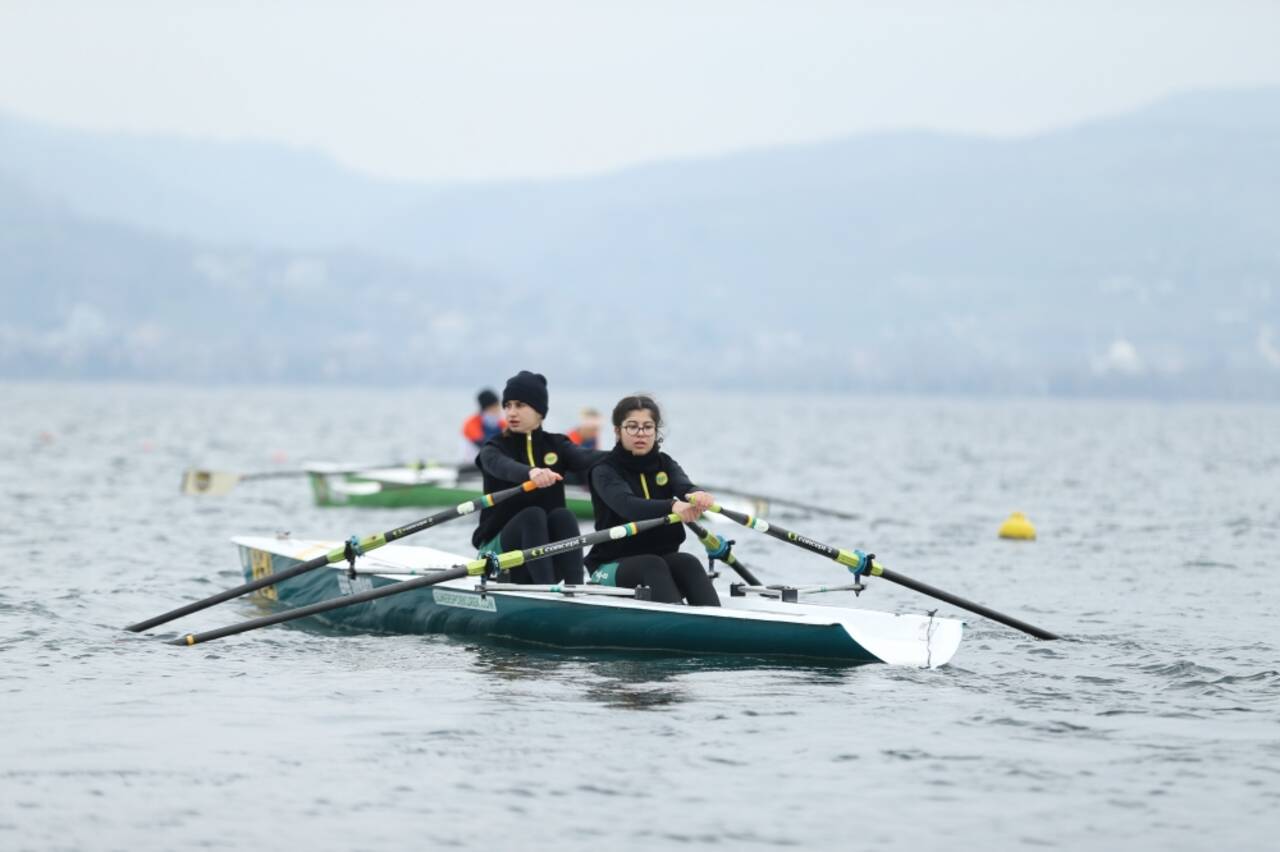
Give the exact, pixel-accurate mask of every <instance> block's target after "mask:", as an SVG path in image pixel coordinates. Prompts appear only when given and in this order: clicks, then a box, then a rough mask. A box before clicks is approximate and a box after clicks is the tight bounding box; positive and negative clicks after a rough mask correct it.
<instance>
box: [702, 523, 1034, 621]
mask: <svg viewBox="0 0 1280 852" xmlns="http://www.w3.org/2000/svg"><path fill="white" fill-rule="evenodd" d="M710 511H712V512H717V513H719V514H721V515H724V516H725V517H726V518H729V519H730V520H732V521H736V522H738V523H739V524H742V525H743V526H744V527H749V528H750V529H753V530H756V531H757V532H762V533H764V534H766V535H769V536H772V537H774V538H776V539H778V540H780V541H785V542H787V543H788V544H793V545H795V546H796V547H800V548H803V549H805V550H808V551H810V552H812V553H817V554H820V555H822V556H825V557H827V558H828V559H834V560H835V561H836V562H839V563H840V564H841V565H844V566H845V567H847V568H848V569H849V570H850V571H852V572H853V573H854V575H855V576H859V575H870V576H872V577H883V578H884V579H886V580H889V581H890V582H894V583H897V584H898V585H900V586H906V587H907V588H908V589H914V590H915V591H917V592H920V593H921V594H925V595H928V596H929V597H932V598H937V599H938V600H940V601H946V602H947V603H949V604H951V605H952V606H957V607H960V608H961V609H967V610H969V611H970V612H973V613H977V614H978V615H981V616H984V617H985V618H989V619H991V620H992V621H997V622H999V623H1001V624H1004V625H1007V626H1008V627H1012V628H1014V629H1015V630H1021V631H1022V632H1023V633H1027V634H1029V635H1031V636H1034V637H1036V638H1037V639H1057V638H1058V636H1057V635H1056V634H1054V633H1050V632H1049V631H1048V630H1044V629H1042V628H1039V627H1036V626H1035V625H1032V624H1028V623H1027V622H1025V621H1022V620H1020V619H1017V618H1014V617H1013V616H1010V615H1005V614H1004V613H1001V612H997V611H995V610H994V609H991V608H989V607H986V606H983V605H982V604H980V603H974V602H973V601H970V600H966V599H964V598H962V597H960V596H959V595H953V594H951V593H950V592H946V591H943V590H942V589H939V588H936V587H934V586H930V585H928V584H927V583H922V582H920V581H919V580H913V579H911V578H910V577H907V576H905V575H902V574H899V573H897V572H895V571H890V570H889V569H888V568H885V567H884V566H882V565H880V564H879V563H878V562H876V561H875V557H873V556H868V555H867V554H865V553H863V552H862V551H860V550H841V549H839V548H836V547H832V546H831V545H829V544H823V543H822V542H820V541H815V540H814V539H811V538H807V537H805V536H802V535H798V534H796V533H793V532H791V531H790V530H785V529H783V528H782V527H780V526H776V525H775V524H771V523H769V522H768V521H766V520H763V519H762V518H756V517H753V516H751V515H744V514H742V513H741V512H734V511H732V510H730V509H723V508H721V507H720V506H712V507H711V509H710Z"/></svg>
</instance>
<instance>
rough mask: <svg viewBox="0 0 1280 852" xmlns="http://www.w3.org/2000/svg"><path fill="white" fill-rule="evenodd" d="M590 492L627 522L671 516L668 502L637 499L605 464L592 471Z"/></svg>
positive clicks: (627, 486)
mask: <svg viewBox="0 0 1280 852" xmlns="http://www.w3.org/2000/svg"><path fill="white" fill-rule="evenodd" d="M591 492H592V496H594V497H599V498H600V499H601V500H603V501H604V503H605V505H606V506H608V507H609V508H610V509H612V510H613V511H614V512H616V513H618V514H619V515H621V516H622V517H624V518H626V519H627V520H628V521H643V520H646V519H648V518H661V517H663V516H665V515H669V514H671V501H670V500H646V499H644V498H643V497H637V496H636V495H635V494H634V493H633V492H632V491H631V486H629V485H627V481H626V480H625V479H623V478H622V477H621V476H620V475H619V474H618V472H617V471H616V470H614V469H613V468H612V467H610V466H609V465H607V464H602V465H599V466H597V467H595V468H594V469H592V471H591Z"/></svg>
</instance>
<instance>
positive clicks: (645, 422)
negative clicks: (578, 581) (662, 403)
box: [586, 395, 720, 606]
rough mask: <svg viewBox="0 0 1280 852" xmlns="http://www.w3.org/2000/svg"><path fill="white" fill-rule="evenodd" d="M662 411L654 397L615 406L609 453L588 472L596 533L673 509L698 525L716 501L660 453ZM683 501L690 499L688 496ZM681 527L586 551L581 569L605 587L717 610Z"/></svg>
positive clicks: (630, 398) (717, 601) (716, 600)
mask: <svg viewBox="0 0 1280 852" xmlns="http://www.w3.org/2000/svg"><path fill="white" fill-rule="evenodd" d="M661 428H662V412H661V411H660V410H659V408H658V403H656V402H655V401H654V400H653V398H652V397H649V396H644V395H637V396H628V397H624V398H623V399H622V400H621V401H619V402H618V404H617V405H616V406H614V409H613V433H614V436H615V437H616V438H617V443H616V444H615V445H614V447H613V450H612V452H610V453H609V454H608V455H606V456H605V457H604V458H603V459H602V460H601V461H600V462H599V463H598V464H597V465H596V466H595V467H594V468H592V470H591V475H590V483H591V503H592V506H593V507H594V509H595V516H596V529H598V530H603V529H608V528H609V527H613V526H617V525H619V524H626V523H629V522H631V521H639V520H643V519H645V518H660V517H662V516H663V515H667V514H670V513H671V512H675V513H676V514H678V515H679V516H680V518H681V520H683V521H685V522H691V521H696V520H697V519H698V518H699V517H700V516H701V515H702V513H703V512H704V511H705V510H706V509H707V507H709V506H710V505H711V504H712V503H714V502H715V501H714V500H713V499H712V497H711V495H709V494H707V493H705V492H703V491H699V490H697V489H696V488H695V487H694V485H693V483H692V482H690V481H689V477H688V476H687V475H685V472H684V470H683V469H682V468H681V467H680V465H679V464H677V463H676V460H675V459H673V458H671V456H669V455H667V454H666V453H664V452H662V451H661V450H660V449H659V447H660V446H661V444H662V433H661V432H660V431H659V430H660V429H661ZM686 495H687V496H688V502H686V501H685V496H686ZM683 541H684V527H683V526H682V525H680V524H672V525H671V526H666V527H660V528H658V529H656V530H650V531H648V532H646V533H644V534H643V535H639V536H635V537H632V538H624V539H620V540H616V541H608V542H604V543H603V544H597V545H596V546H595V547H593V548H591V553H589V554H588V555H587V559H586V564H587V566H588V567H589V568H590V569H591V572H592V573H591V582H592V583H598V584H601V585H606V586H624V587H627V588H635V587H636V586H648V587H649V589H650V592H651V594H652V595H653V600H655V601H662V602H664V603H680V602H682V601H688V602H689V603H690V604H691V605H693V606H719V605H720V598H719V596H718V595H716V590H715V587H714V586H712V585H711V578H710V577H708V576H707V572H706V571H704V570H703V568H702V563H700V562H699V561H698V559H697V558H696V557H694V556H692V555H690V554H688V553H680V552H679V551H680V543H681V542H683Z"/></svg>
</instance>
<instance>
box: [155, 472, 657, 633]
mask: <svg viewBox="0 0 1280 852" xmlns="http://www.w3.org/2000/svg"><path fill="white" fill-rule="evenodd" d="M527 484H528V483H526V485H527ZM678 523H680V516H679V515H676V514H674V513H673V514H670V515H667V516H665V517H662V518H650V519H648V520H644V521H633V522H632V523H629V524H623V525H621V526H616V527H611V528H610V529H607V530H597V531H596V532H593V533H588V534H587V535H579V536H574V537H573V538H566V539H564V540H562V541H556V542H552V543H551V544H544V545H541V546H539V547H530V548H526V549H525V550H508V551H507V552H506V553H499V554H498V555H497V556H496V557H493V558H492V559H473V560H471V561H469V562H465V563H463V564H462V565H456V566H454V567H453V568H450V569H448V570H446V571H442V572H440V573H439V574H434V575H430V576H424V577H414V578H413V579H412V580H403V581H401V582H399V583H395V584H393V585H390V586H382V587H381V588H377V589H370V590H368V591H365V592H357V593H356V594H354V595H347V596H345V597H341V598H334V599H333V600H327V601H320V602H319V603H315V604H311V605H310V606H303V607H297V608H294V609H290V610H286V611H285V612H278V613H274V614H272V615H264V616H262V617H261V618H253V619H250V620H249V621H242V622H240V623H239V624H232V625H230V626H228V627H220V628H218V629H217V630H210V631H208V632H206V633H188V634H187V635H186V636H183V637H181V638H178V639H174V640H173V641H172V642H171V643H170V644H172V645H198V644H200V643H202V642H210V641H212V640H214V639H221V638H222V637H223V636H231V635H233V634H236V633H244V632H245V631H246V630H256V629H257V628H259V627H269V626H270V625H272V624H281V623H283V622H286V621H294V620H295V619H299V618H306V617H307V616H309V615H318V614H320V613H322V612H329V611H330V610H334V609H340V608H341V607H344V606H352V605H353V604H358V603H365V602H367V601H374V600H378V599H379V598H385V597H389V596H391V595H398V594H401V593H403V592H408V591H412V590H413V589H421V588H424V587H426V586H434V585H436V584H437V583H444V582H447V581H449V580H460V579H462V578H463V577H468V576H470V577H478V576H480V575H482V574H484V573H485V571H487V570H488V569H489V567H490V566H491V565H492V564H493V563H494V562H496V563H497V567H498V568H499V569H500V570H510V569H512V568H518V567H519V566H521V565H525V564H527V563H529V562H533V561H535V560H538V559H546V558H547V557H548V556H554V555H556V554H557V553H564V552H565V551H567V550H580V549H582V548H584V547H590V546H591V545H593V544H599V543H600V542H602V541H616V540H618V539H623V538H629V537H630V536H634V535H639V534H640V533H643V532H647V531H648V530H651V529H656V528H658V527H661V526H666V525H667V524H678ZM304 564H305V563H304ZM290 570H292V569H290ZM286 573H287V572H286ZM280 576H282V575H275V577H276V578H279V577H280Z"/></svg>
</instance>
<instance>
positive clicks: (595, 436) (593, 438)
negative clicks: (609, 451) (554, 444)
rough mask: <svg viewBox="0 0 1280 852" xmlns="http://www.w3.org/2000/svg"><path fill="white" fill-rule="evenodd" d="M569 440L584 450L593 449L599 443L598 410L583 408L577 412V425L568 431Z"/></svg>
mask: <svg viewBox="0 0 1280 852" xmlns="http://www.w3.org/2000/svg"><path fill="white" fill-rule="evenodd" d="M569 440H570V441H573V442H574V443H575V444H577V445H578V446H579V447H582V449H584V450H594V449H597V448H598V446H597V445H598V444H599V443H600V412H599V411H596V410H595V409H594V408H584V409H582V410H581V411H580V412H578V427H577V428H576V429H574V430H573V431H571V432H570V433H569Z"/></svg>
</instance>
